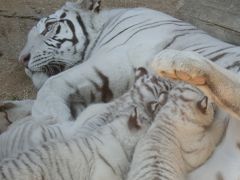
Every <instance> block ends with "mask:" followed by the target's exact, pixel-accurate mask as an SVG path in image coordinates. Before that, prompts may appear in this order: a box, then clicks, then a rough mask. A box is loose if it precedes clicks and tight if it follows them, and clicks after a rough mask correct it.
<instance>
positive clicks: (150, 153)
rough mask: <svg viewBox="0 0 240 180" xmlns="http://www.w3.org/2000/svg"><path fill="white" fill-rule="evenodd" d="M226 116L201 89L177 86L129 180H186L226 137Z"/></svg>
mask: <svg viewBox="0 0 240 180" xmlns="http://www.w3.org/2000/svg"><path fill="white" fill-rule="evenodd" d="M214 113H215V115H214ZM222 115H223V114H222V113H221V111H217V112H215V108H214V105H213V104H212V103H211V102H209V101H208V98H207V97H206V96H204V95H203V94H202V92H200V91H199V90H198V89H196V88H193V87H192V86H190V85H187V84H183V83H179V84H177V85H176V86H175V87H174V88H173V89H172V90H171V91H170V92H169V95H168V101H167V103H166V104H165V105H164V106H163V107H162V108H161V110H160V111H159V112H158V113H157V115H156V117H155V119H154V121H153V124H152V125H151V127H150V129H149V130H148V132H147V134H146V135H145V136H144V137H143V138H142V139H140V141H139V142H138V144H137V146H136V148H135V152H134V156H133V160H132V164H131V168H130V171H129V173H128V178H127V179H128V180H155V179H159V180H185V179H186V176H187V173H189V172H191V171H192V170H194V169H196V168H197V167H199V166H200V165H201V164H203V163H204V162H205V161H206V160H207V159H208V158H209V156H210V155H211V154H212V153H213V152H214V150H215V147H216V145H217V144H218V143H219V142H220V140H221V138H222V137H223V134H224V131H225V129H226V127H227V126H226V125H227V120H226V119H225V118H224V117H225V116H222ZM214 119H215V120H214Z"/></svg>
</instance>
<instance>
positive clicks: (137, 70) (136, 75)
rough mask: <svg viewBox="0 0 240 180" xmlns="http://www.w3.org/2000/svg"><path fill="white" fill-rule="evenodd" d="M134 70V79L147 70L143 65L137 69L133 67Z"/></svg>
mask: <svg viewBox="0 0 240 180" xmlns="http://www.w3.org/2000/svg"><path fill="white" fill-rule="evenodd" d="M134 71H135V81H136V80H138V79H139V78H140V77H142V76H144V75H147V74H148V71H147V69H145V68H144V67H139V68H137V69H134Z"/></svg>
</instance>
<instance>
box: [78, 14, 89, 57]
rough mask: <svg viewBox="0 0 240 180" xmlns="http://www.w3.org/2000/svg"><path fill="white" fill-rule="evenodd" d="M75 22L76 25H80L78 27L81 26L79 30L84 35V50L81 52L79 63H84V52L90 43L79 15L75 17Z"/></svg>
mask: <svg viewBox="0 0 240 180" xmlns="http://www.w3.org/2000/svg"><path fill="white" fill-rule="evenodd" d="M76 18H77V21H78V23H79V24H80V26H81V28H82V31H83V34H84V36H85V38H86V39H85V42H84V49H83V51H82V53H81V61H84V60H85V54H86V50H87V48H88V45H89V43H90V40H89V35H88V32H87V29H86V27H85V25H84V23H83V20H82V18H81V16H80V15H77V17H76Z"/></svg>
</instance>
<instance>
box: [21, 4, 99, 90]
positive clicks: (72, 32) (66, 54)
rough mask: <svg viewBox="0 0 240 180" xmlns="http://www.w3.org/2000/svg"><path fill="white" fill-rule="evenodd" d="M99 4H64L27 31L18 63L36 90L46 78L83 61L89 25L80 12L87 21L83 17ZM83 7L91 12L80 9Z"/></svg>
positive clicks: (97, 7) (93, 10) (92, 11)
mask: <svg viewBox="0 0 240 180" xmlns="http://www.w3.org/2000/svg"><path fill="white" fill-rule="evenodd" d="M100 3H101V1H99V0H98V1H96V0H95V1H94V0H92V1H86V2H82V1H81V2H77V3H72V2H67V3H66V4H65V5H64V6H63V7H62V8H60V9H59V10H57V11H56V12H55V13H53V14H51V15H50V16H48V17H44V18H42V19H40V21H39V22H38V23H37V25H35V26H34V27H33V28H32V29H31V30H30V32H29V34H28V38H27V43H26V45H25V47H24V48H23V50H22V51H21V53H20V56H19V62H20V63H21V64H23V65H24V66H25V72H26V74H27V75H28V76H30V78H31V79H32V80H33V83H34V85H35V86H36V87H37V88H40V87H41V86H42V84H43V83H44V82H45V81H46V80H47V79H48V78H49V77H50V76H53V75H56V74H58V73H60V72H62V71H64V70H66V69H68V68H70V67H72V66H74V65H75V64H77V63H81V62H83V61H84V60H85V59H84V58H85V55H86V50H87V48H88V45H89V33H88V26H89V25H88V23H85V21H83V19H82V17H81V15H80V13H81V14H82V15H83V16H84V18H85V19H87V18H88V17H87V15H86V14H90V13H96V12H98V11H99V8H100ZM83 5H85V7H86V6H88V7H89V8H88V9H89V10H91V11H89V10H87V9H86V8H85V9H84V8H83V7H82V6H83ZM85 16H86V17H85Z"/></svg>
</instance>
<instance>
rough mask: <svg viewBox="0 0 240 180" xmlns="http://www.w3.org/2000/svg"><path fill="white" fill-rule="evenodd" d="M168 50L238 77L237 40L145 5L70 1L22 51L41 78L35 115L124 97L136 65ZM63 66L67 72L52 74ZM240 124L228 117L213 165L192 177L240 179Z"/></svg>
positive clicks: (71, 113) (62, 115)
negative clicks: (108, 6) (109, 6)
mask: <svg viewBox="0 0 240 180" xmlns="http://www.w3.org/2000/svg"><path fill="white" fill-rule="evenodd" d="M79 17H80V18H79ZM50 22H54V24H52V25H51V23H50ZM47 23H48V25H49V23H50V25H51V26H50V27H49V28H47ZM70 24H71V25H72V24H73V26H71V25H70ZM59 26H61V29H60V31H59V30H58V27H59ZM72 27H74V30H73V28H72ZM57 30H58V31H57ZM43 32H44V33H43ZM57 32H59V33H57ZM60 32H61V33H60ZM74 34H75V35H76V36H74ZM74 37H75V38H74ZM65 38H66V39H67V40H64V41H63V39H65ZM54 39H57V40H54ZM76 39H77V41H76ZM69 40H71V41H69ZM45 42H46V43H48V44H49V45H47V44H46V43H45ZM76 42H77V43H76ZM59 43H60V45H57V44H59ZM53 46H54V47H53ZM165 49H177V50H190V51H194V52H197V53H199V54H201V55H202V56H204V57H205V58H207V59H209V60H211V61H212V62H213V63H216V64H218V65H220V66H221V67H222V68H226V69H228V70H229V71H232V72H234V73H236V74H237V75H238V74H239V71H240V68H239V67H240V63H239V61H240V48H239V47H238V46H234V45H231V44H228V43H224V42H222V41H219V40H217V39H215V38H213V37H211V36H209V35H208V34H207V33H206V32H203V31H201V30H199V29H198V28H196V27H194V26H192V25H190V24H189V23H186V22H183V21H181V20H178V19H175V18H173V17H170V16H168V15H166V14H163V13H161V12H158V11H153V10H150V9H145V8H135V9H113V10H102V11H100V12H99V13H94V12H92V11H88V10H83V9H79V6H78V5H77V4H72V5H71V3H67V4H66V5H65V6H63V7H62V8H60V9H59V10H58V11H56V12H55V13H54V14H52V15H50V16H49V17H46V18H44V19H42V20H40V22H39V23H38V25H37V26H35V27H33V29H32V30H31V32H30V33H29V37H28V41H27V43H26V46H25V48H24V49H23V51H22V53H21V57H25V58H20V59H25V60H26V61H27V68H26V72H27V74H28V75H29V76H30V77H31V78H32V80H33V82H34V84H35V85H36V86H37V87H41V86H42V85H43V84H44V85H43V86H42V88H41V89H40V91H39V92H38V96H37V100H36V102H35V103H34V106H33V111H32V115H33V117H34V118H40V119H41V118H47V117H49V116H50V117H53V118H55V119H57V120H59V121H66V120H69V119H70V120H72V119H74V118H75V117H77V116H78V114H79V113H80V112H81V111H82V110H83V109H84V108H86V107H87V106H88V105H89V104H91V103H93V102H98V101H105V102H107V101H109V100H111V99H114V98H116V97H118V96H120V95H122V94H123V93H124V92H126V91H127V90H128V89H129V88H130V87H131V86H132V84H133V82H134V71H133V69H134V68H136V67H139V66H144V67H145V68H146V67H147V65H148V64H149V62H150V61H151V60H152V59H153V57H154V56H155V55H156V54H157V53H158V52H161V51H162V50H165ZM193 60H194V59H193ZM72 66H74V67H72ZM67 69H68V70H67ZM62 70H66V71H64V72H62V73H60V74H58V75H56V76H53V77H50V78H49V76H52V75H54V74H56V73H58V72H60V71H62ZM46 79H48V80H47V81H46ZM45 81H46V83H45ZM223 88H224V86H223ZM223 92H226V91H223ZM71 97H75V98H71ZM69 99H71V101H70V102H69ZM72 99H77V101H75V100H72ZM76 107H81V109H80V110H78V109H79V108H76ZM76 109H77V110H76ZM4 122H6V121H5V120H4ZM239 128H240V123H239V122H236V121H230V125H229V127H228V130H227V134H226V138H225V139H224V142H223V143H222V144H221V146H220V147H219V148H218V149H217V151H216V156H214V158H213V159H212V164H211V165H210V164H206V166H202V167H204V168H201V170H200V171H199V172H198V173H197V174H196V175H195V176H194V178H192V179H194V180H196V179H200V180H202V179H204V180H205V179H210V180H212V179H215V178H216V174H219V172H220V174H221V175H222V176H223V177H224V178H225V179H227V180H232V179H237V178H239V177H240V174H239V168H240V158H239V148H238V146H237V145H236V144H238V143H239V142H240V139H239V138H238V137H240V134H239ZM229 152H230V153H229ZM226 154H227V155H226ZM222 157H225V158H224V163H222V162H221V159H222ZM233 157H234V158H233ZM233 159H234V160H233ZM232 167H235V168H232ZM190 179H191V178H190Z"/></svg>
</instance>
